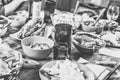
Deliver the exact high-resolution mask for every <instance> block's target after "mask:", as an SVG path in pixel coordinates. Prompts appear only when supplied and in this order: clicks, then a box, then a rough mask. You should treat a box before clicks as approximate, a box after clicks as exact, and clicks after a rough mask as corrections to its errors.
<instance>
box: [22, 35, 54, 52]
mask: <svg viewBox="0 0 120 80" xmlns="http://www.w3.org/2000/svg"><path fill="white" fill-rule="evenodd" d="M34 37H36V38H37V37H38V38H45V39H48V40H50V41H51V42H52V44H53V45H52V47H51V46H50V47H49V48H48V49H41V51H46V50H49V49H51V48H53V47H54V41H53V40H52V39H50V38H47V37H43V36H29V37H25V38H24V39H22V40H21V45H22V47H26V48H28V49H32V50H39V49H34V48H31V47H30V46H27V45H25V44H24V40H26V39H28V38H34Z"/></svg>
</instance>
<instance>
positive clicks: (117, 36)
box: [101, 31, 120, 47]
mask: <svg viewBox="0 0 120 80" xmlns="http://www.w3.org/2000/svg"><path fill="white" fill-rule="evenodd" d="M101 39H103V40H105V42H106V45H107V46H111V47H120V32H119V31H115V32H107V33H105V34H104V35H102V36H101Z"/></svg>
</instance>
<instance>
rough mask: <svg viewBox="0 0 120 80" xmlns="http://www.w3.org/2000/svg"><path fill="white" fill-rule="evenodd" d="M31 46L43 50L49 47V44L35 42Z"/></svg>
mask: <svg viewBox="0 0 120 80" xmlns="http://www.w3.org/2000/svg"><path fill="white" fill-rule="evenodd" d="M30 47H31V48H33V49H38V50H45V49H49V48H50V47H49V45H48V44H46V43H35V44H32V45H30Z"/></svg>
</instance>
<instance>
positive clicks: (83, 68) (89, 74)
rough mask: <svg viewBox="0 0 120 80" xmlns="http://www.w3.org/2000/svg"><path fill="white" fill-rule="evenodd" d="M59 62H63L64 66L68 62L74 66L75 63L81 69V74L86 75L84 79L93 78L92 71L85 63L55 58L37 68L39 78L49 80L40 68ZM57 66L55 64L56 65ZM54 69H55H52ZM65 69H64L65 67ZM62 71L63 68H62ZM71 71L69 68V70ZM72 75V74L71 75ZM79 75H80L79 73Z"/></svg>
mask: <svg viewBox="0 0 120 80" xmlns="http://www.w3.org/2000/svg"><path fill="white" fill-rule="evenodd" d="M59 62H61V63H63V64H65V65H64V66H66V65H70V64H69V63H71V64H75V66H76V65H77V66H78V69H80V70H81V71H83V74H84V76H86V80H95V76H94V73H93V72H92V71H91V70H90V69H89V68H88V67H86V66H85V65H83V64H79V63H77V62H73V61H69V60H59V61H58V60H56V61H50V62H48V63H46V64H44V65H43V66H42V67H41V69H40V70H39V75H40V78H41V80H49V79H48V78H47V77H46V76H44V75H43V74H42V73H41V72H40V71H41V70H44V69H45V68H51V67H54V68H55V66H56V64H59ZM64 66H63V67H64ZM75 66H74V67H75ZM56 67H57V66H56ZM54 70H55V69H54ZM65 70H66V69H65ZM63 71H64V70H63ZM70 71H71V70H70ZM71 76H72V75H71ZM79 76H81V75H79ZM55 80H60V79H56V78H55ZM81 80H84V79H81Z"/></svg>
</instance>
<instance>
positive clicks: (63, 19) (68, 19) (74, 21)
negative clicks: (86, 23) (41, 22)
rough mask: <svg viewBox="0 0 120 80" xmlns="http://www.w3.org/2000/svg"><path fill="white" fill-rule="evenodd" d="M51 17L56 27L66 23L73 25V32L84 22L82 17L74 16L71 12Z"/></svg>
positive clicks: (55, 14)
mask: <svg viewBox="0 0 120 80" xmlns="http://www.w3.org/2000/svg"><path fill="white" fill-rule="evenodd" d="M50 17H51V20H52V23H53V25H54V26H55V25H56V24H59V23H66V24H70V25H72V26H73V27H72V29H73V30H74V29H77V28H78V27H79V26H80V23H81V21H82V17H81V16H80V15H77V14H76V15H73V14H72V13H70V12H61V13H54V14H51V16H50Z"/></svg>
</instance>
